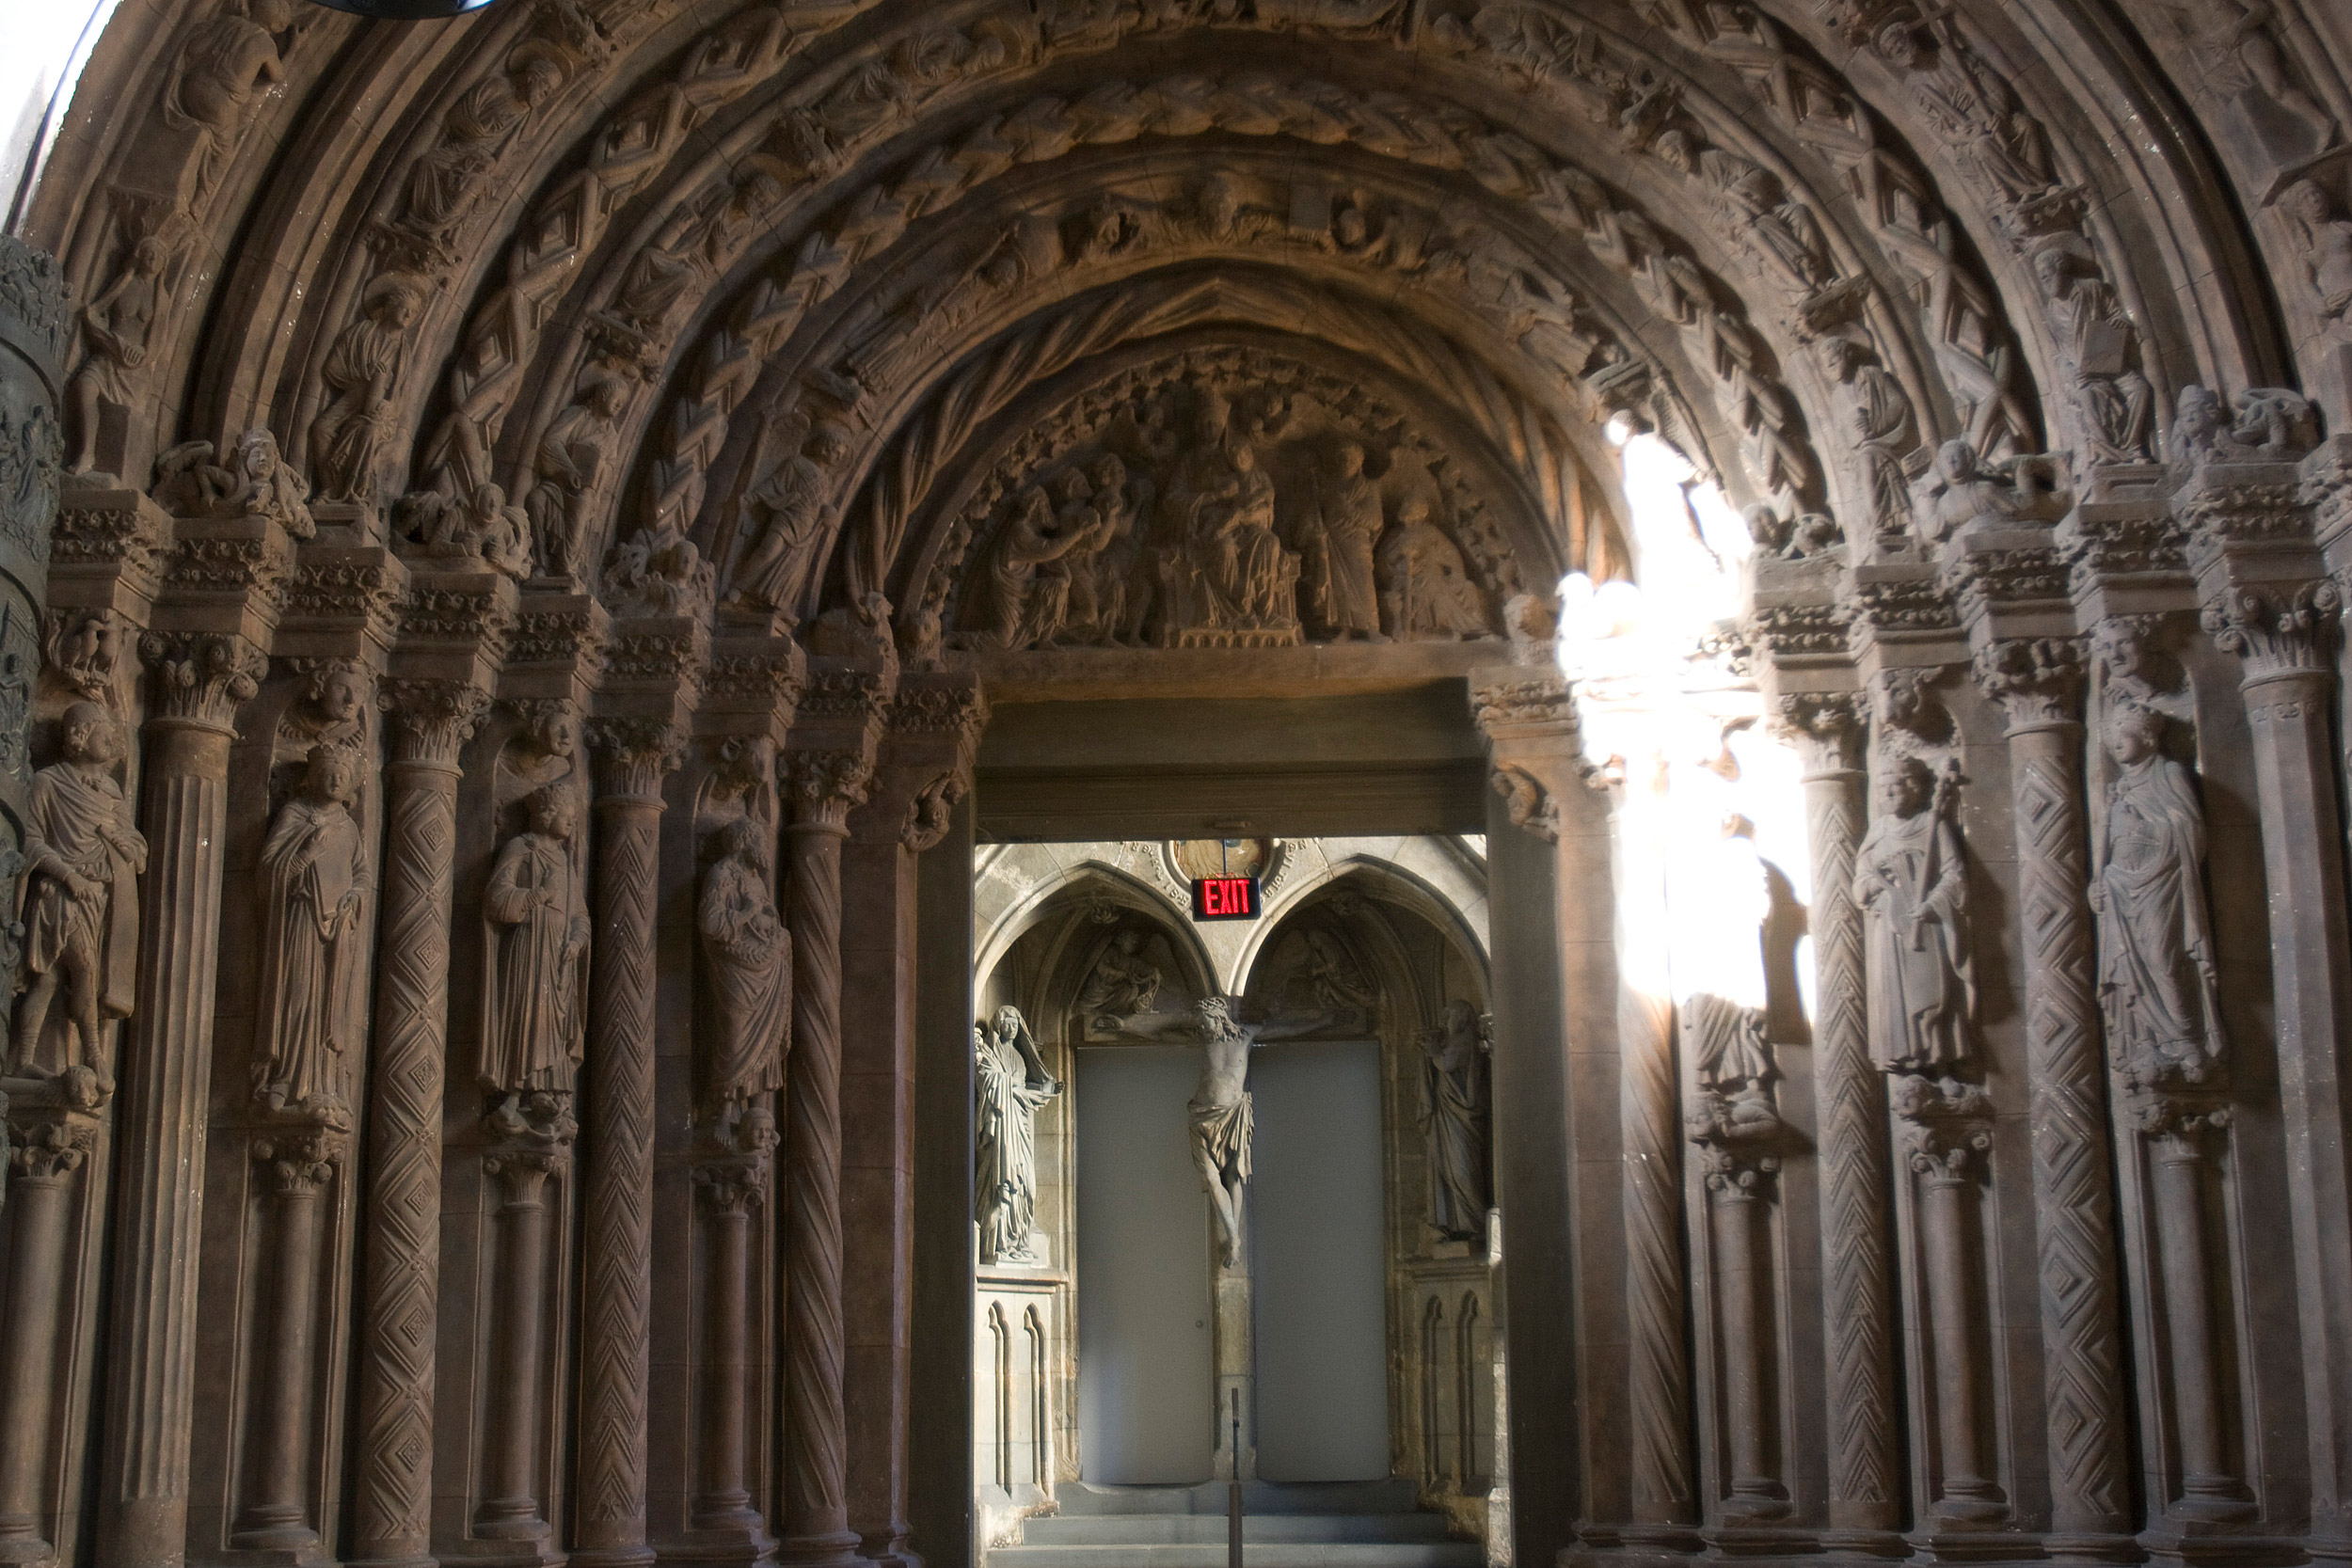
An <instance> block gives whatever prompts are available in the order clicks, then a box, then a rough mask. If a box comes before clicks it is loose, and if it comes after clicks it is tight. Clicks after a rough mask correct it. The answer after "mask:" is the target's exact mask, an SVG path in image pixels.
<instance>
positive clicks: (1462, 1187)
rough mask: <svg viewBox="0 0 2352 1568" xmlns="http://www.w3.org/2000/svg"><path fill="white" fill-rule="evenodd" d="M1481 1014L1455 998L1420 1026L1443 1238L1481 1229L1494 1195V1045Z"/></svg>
mask: <svg viewBox="0 0 2352 1568" xmlns="http://www.w3.org/2000/svg"><path fill="white" fill-rule="evenodd" d="M1421 1052H1422V1085H1421V1087H1422V1099H1421V1130H1422V1139H1423V1142H1424V1144H1425V1146H1426V1148H1427V1150H1428V1154H1429V1224H1430V1227H1431V1228H1433V1229H1434V1230H1436V1231H1437V1232H1438V1235H1440V1236H1443V1237H1445V1238H1446V1239H1447V1240H1448V1241H1456V1242H1474V1241H1481V1240H1484V1239H1485V1237H1486V1210H1487V1208H1488V1207H1489V1206H1490V1205H1491V1204H1492V1202H1493V1201H1494V1198H1493V1194H1494V1187H1493V1181H1492V1175H1491V1171H1492V1166H1491V1162H1490V1154H1489V1145H1488V1128H1489V1126H1490V1125H1491V1122H1492V1118H1493V1115H1494V1106H1493V1101H1492V1099H1491V1093H1490V1088H1489V1084H1490V1079H1491V1060H1490V1058H1491V1053H1492V1052H1493V1047H1492V1045H1491V1044H1489V1043H1488V1040H1487V1036H1486V1020H1485V1019H1483V1018H1481V1017H1479V1015H1478V1010H1477V1009H1476V1008H1475V1007H1472V1006H1470V1004H1469V1003H1468V1002H1465V1001H1462V1000H1461V999H1459V998H1458V997H1457V998H1455V999H1454V1001H1451V1002H1448V1003H1447V1004H1446V1005H1445V1020H1444V1022H1442V1023H1440V1024H1438V1025H1437V1026H1436V1027H1434V1028H1428V1029H1423V1030H1422V1032H1421Z"/></svg>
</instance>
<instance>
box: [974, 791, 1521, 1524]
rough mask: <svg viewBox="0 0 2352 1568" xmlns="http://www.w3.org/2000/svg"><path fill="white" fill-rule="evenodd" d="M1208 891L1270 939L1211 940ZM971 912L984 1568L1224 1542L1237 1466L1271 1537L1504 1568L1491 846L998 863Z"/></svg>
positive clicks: (1427, 844) (1131, 845)
mask: <svg viewBox="0 0 2352 1568" xmlns="http://www.w3.org/2000/svg"><path fill="white" fill-rule="evenodd" d="M1219 875H1244V876H1254V877H1256V878H1257V879H1258V885H1259V887H1260V889H1261V890H1262V899H1261V905H1260V911H1261V912H1260V916H1259V918H1257V919H1255V920H1247V921H1200V920H1197V919H1195V918H1194V916H1193V909H1194V905H1193V901H1192V899H1191V897H1190V883H1191V880H1192V879H1194V878H1195V877H1216V876H1219ZM973 893H974V899H975V912H976V950H975V966H974V974H973V981H974V988H975V1003H976V1006H975V1017H976V1027H975V1029H974V1034H973V1047H974V1056H975V1063H976V1071H975V1087H976V1095H975V1103H976V1107H977V1122H976V1156H977V1160H976V1169H977V1180H976V1183H975V1201H974V1221H973V1223H974V1233H975V1237H976V1248H975V1258H976V1267H975V1274H974V1287H973V1289H974V1297H973V1304H972V1306H973V1312H972V1322H973V1323H974V1330H975V1332H974V1343H973V1348H972V1375H973V1387H974V1402H973V1403H974V1430H973V1455H974V1465H973V1477H972V1484H973V1489H974V1513H975V1525H976V1531H977V1536H978V1544H980V1545H981V1546H983V1547H984V1548H986V1549H988V1550H989V1552H990V1560H992V1561H993V1562H997V1563H1000V1564H1004V1565H1006V1568H1017V1565H1018V1564H1019V1563H1020V1562H1021V1561H1022V1560H1023V1554H1024V1553H1025V1552H1026V1551H1028V1550H1031V1549H1035V1548H1040V1547H1048V1546H1054V1545H1059V1544H1076V1543H1078V1542H1085V1543H1087V1544H1090V1545H1094V1546H1096V1547H1099V1548H1101V1549H1102V1550H1103V1551H1104V1553H1105V1556H1104V1560H1106V1561H1108V1560H1113V1559H1114V1557H1115V1554H1116V1550H1117V1547H1118V1545H1119V1544H1120V1541H1121V1540H1122V1539H1123V1537H1122V1536H1121V1534H1120V1531H1121V1530H1122V1529H1123V1530H1124V1531H1125V1532H1126V1533H1128V1534H1136V1535H1138V1537H1141V1536H1146V1535H1148V1536H1151V1537H1152V1538H1154V1539H1158V1540H1162V1541H1166V1540H1168V1539H1183V1540H1189V1539H1190V1536H1189V1535H1188V1534H1186V1533H1185V1532H1186V1530H1188V1529H1189V1530H1190V1531H1191V1532H1192V1533H1196V1534H1202V1539H1203V1541H1207V1540H1209V1539H1211V1534H1208V1533H1202V1532H1203V1531H1209V1532H1212V1533H1213V1534H1214V1539H1216V1540H1220V1541H1221V1540H1222V1533H1221V1532H1222V1528H1223V1526H1222V1522H1221V1520H1218V1519H1216V1517H1214V1515H1215V1514H1217V1513H1222V1511H1223V1508H1224V1502H1225V1494H1226V1483H1227V1482H1229V1481H1231V1480H1232V1479H1233V1478H1234V1477H1235V1476H1236V1475H1237V1474H1238V1476H1239V1477H1240V1479H1241V1480H1242V1481H1244V1483H1245V1487H1246V1491H1247V1495H1248V1499H1249V1508H1250V1512H1251V1513H1253V1514H1259V1515H1264V1517H1263V1518H1262V1519H1261V1520H1260V1521H1259V1523H1258V1525H1257V1526H1256V1527H1254V1528H1256V1529H1258V1530H1260V1531H1266V1532H1271V1533H1270V1534H1269V1535H1268V1537H1267V1538H1268V1539H1280V1540H1285V1541H1296V1542H1302V1543H1303V1542H1315V1543H1317V1544H1328V1545H1333V1546H1343V1545H1346V1544H1350V1543H1351V1542H1362V1543H1364V1544H1370V1543H1373V1542H1380V1543H1388V1544H1395V1543H1397V1542H1400V1541H1414V1540H1420V1541H1422V1542H1423V1543H1424V1544H1427V1545H1428V1547H1429V1549H1430V1551H1431V1552H1434V1553H1436V1554H1437V1555H1435V1556H1423V1557H1417V1558H1416V1559H1415V1560H1417V1561H1420V1560H1426V1561H1445V1562H1452V1561H1454V1560H1455V1558H1457V1557H1458V1558H1459V1560H1460V1562H1461V1563H1463V1564H1465V1565H1467V1564H1474V1563H1480V1562H1484V1561H1486V1560H1488V1557H1487V1551H1486V1544H1485V1543H1486V1540H1487V1539H1488V1538H1489V1536H1490V1535H1491V1536H1493V1537H1495V1538H1497V1539H1501V1538H1502V1536H1503V1535H1504V1534H1506V1533H1507V1527H1506V1526H1505V1525H1504V1523H1503V1522H1502V1520H1501V1519H1500V1517H1499V1516H1498V1515H1499V1512H1500V1509H1501V1502H1502V1498H1503V1497H1504V1496H1505V1485H1504V1478H1503V1477H1502V1476H1501V1475H1500V1474H1499V1473H1498V1470H1499V1465H1498V1462H1497V1456H1498V1453H1499V1451H1500V1448H1499V1445H1498V1444H1497V1441H1496V1435H1495V1434H1496V1430H1497V1423H1498V1422H1499V1421H1500V1419H1501V1418H1502V1410H1503V1407H1504V1402H1505V1401H1504V1393H1503V1387H1504V1379H1505V1372H1504V1369H1503V1367H1502V1361H1501V1348H1502V1336H1501V1334H1500V1333H1499V1327H1500V1314H1501V1308H1502V1302H1501V1298H1500V1295H1499V1292H1498V1291H1497V1289H1496V1285H1497V1279H1498V1275H1499V1269H1500V1266H1501V1226H1500V1217H1499V1214H1498V1213H1497V1212H1496V1210H1495V1208H1494V1197H1493V1193H1494V1189H1493V1180H1492V1168H1493V1166H1492V1160H1491V1154H1490V1149H1489V1140H1490V1132H1489V1129H1490V1118H1489V1109H1490V1097H1489V1088H1488V1085H1489V1082H1490V1080H1489V1077H1488V1060H1487V1055H1488V1041H1487V1031H1486V1022H1487V1015H1488V1012H1489V1006H1490V1003H1489V996H1490V986H1491V982H1490V973H1489V969H1488V960H1487V953H1488V946H1487V932H1486V841H1485V839H1484V838H1483V837H1481V836H1478V835H1470V834H1424V835H1414V836H1390V837H1382V836H1327V837H1319V838H1296V839H1278V838H1270V837H1263V836H1260V837H1251V836H1238V837H1226V838H1211V839H1158V840H1112V839H1103V840H1095V841H1091V842H1075V843H1073V842H1057V843H1018V844H993V845H984V846H981V847H979V848H978V850H977V854H976V857H975V883H974V889H973ZM1106 1521H1107V1522H1106ZM1065 1537H1067V1538H1068V1540H1067V1541H1065V1540H1064V1538H1065ZM1041 1560H1042V1559H1041ZM1138 1560H1140V1559H1138Z"/></svg>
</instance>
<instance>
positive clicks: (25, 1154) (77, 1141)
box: [5, 1101, 98, 1181]
mask: <svg viewBox="0 0 2352 1568" xmlns="http://www.w3.org/2000/svg"><path fill="white" fill-rule="evenodd" d="M5 1141H6V1144H7V1147H8V1168H9V1169H10V1170H12V1171H14V1172H15V1173H16V1175H17V1177H18V1178H19V1179H21V1180H30V1181H46V1180H54V1179H56V1178H57V1177H60V1176H70V1175H72V1173H73V1172H75V1171H77V1170H79V1169H81V1168H82V1162H83V1161H84V1160H87V1158H89V1154H90V1151H91V1150H92V1149H93V1148H96V1147H97V1146H98V1122H97V1119H96V1118H95V1117H91V1116H89V1115H88V1114H87V1113H85V1112H76V1111H72V1110H69V1109H67V1108H65V1107H63V1106H61V1105H56V1104H33V1103H26V1102H24V1101H19V1102H17V1103H15V1104H13V1105H10V1106H9V1107H8V1137H7V1139H6V1140H5Z"/></svg>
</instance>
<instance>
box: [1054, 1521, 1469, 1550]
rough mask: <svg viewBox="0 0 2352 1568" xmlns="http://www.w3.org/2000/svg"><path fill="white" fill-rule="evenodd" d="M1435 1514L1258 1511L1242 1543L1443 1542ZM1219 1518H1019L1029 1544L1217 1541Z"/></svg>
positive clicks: (1220, 1538) (1245, 1526)
mask: <svg viewBox="0 0 2352 1568" xmlns="http://www.w3.org/2000/svg"><path fill="white" fill-rule="evenodd" d="M1446 1539H1447V1537H1446V1522H1445V1519H1444V1517H1443V1516H1442V1515H1440V1514H1436V1513H1260V1514H1253V1515H1249V1516H1248V1517H1245V1518H1244V1519H1243V1520H1242V1540H1243V1542H1244V1543H1245V1544H1248V1543H1251V1542H1258V1541H1264V1542H1268V1543H1275V1542H1280V1543H1286V1544H1287V1543H1298V1542H1310V1543H1312V1542H1322V1543H1326V1544H1333V1545H1344V1544H1383V1543H1391V1542H1400V1541H1402V1542H1415V1541H1439V1542H1441V1541H1444V1540H1446ZM1224 1540H1225V1520H1224V1518H1223V1516H1222V1515H1218V1514H1209V1513H1124V1514H1104V1513H1096V1514H1083V1513H1082V1514H1065V1515H1062V1516H1060V1517H1057V1516H1055V1515H1052V1514H1042V1515H1039V1516H1037V1517H1034V1518H1031V1519H1028V1520H1025V1521H1024V1524H1023V1530H1022V1544H1024V1545H1029V1546H1079V1545H1190V1544H1223V1543H1224Z"/></svg>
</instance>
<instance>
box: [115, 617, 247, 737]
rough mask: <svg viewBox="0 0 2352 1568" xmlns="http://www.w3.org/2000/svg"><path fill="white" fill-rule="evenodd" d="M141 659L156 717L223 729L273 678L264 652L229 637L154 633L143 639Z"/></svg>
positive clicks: (233, 721) (225, 634)
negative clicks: (264, 682)
mask: <svg viewBox="0 0 2352 1568" xmlns="http://www.w3.org/2000/svg"><path fill="white" fill-rule="evenodd" d="M139 657H140V658H141V659H143V660H145V661H146V664H147V668H148V673H149V681H148V701H149V704H150V705H151V711H152V713H153V714H154V716H155V717H157V718H159V719H182V720H187V721H192V722H195V723H199V724H211V725H216V726H218V727H219V728H221V729H224V730H226V729H232V728H234V726H235V724H236V718H237V709H238V707H239V706H240V705H243V704H246V703H248V702H251V701H252V700H253V698H254V696H255V694H256V693H258V692H259V691H260V690H261V689H262V679H263V678H264V677H265V676H266V675H267V674H268V673H269V660H268V659H267V658H265V657H262V650H261V649H259V648H257V647H255V646H254V645H253V644H252V643H251V642H249V641H246V639H244V638H242V637H238V636H235V635H234V634H232V633H225V632H157V631H151V632H148V633H146V634H145V635H143V636H142V637H140V639H139Z"/></svg>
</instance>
